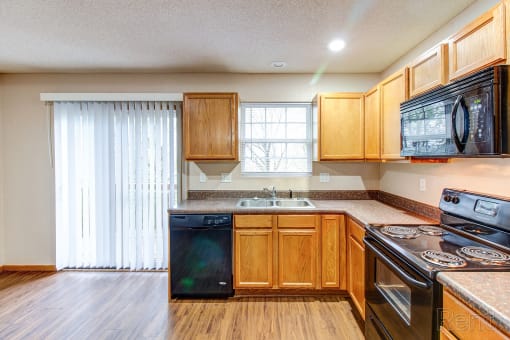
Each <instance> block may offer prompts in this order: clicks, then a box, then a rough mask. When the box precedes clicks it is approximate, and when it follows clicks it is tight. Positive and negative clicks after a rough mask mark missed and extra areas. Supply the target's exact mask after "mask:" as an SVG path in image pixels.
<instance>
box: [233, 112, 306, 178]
mask: <svg viewBox="0 0 510 340" xmlns="http://www.w3.org/2000/svg"><path fill="white" fill-rule="evenodd" d="M240 120H241V127H240V130H241V133H240V135H241V136H240V137H241V138H240V139H241V141H240V149H241V172H242V173H243V174H248V175H269V174H279V175H292V174H310V173H311V172H312V109H311V104H307V103H243V104H242V105H241V119H240Z"/></svg>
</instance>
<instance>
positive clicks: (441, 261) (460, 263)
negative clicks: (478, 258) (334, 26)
mask: <svg viewBox="0 0 510 340" xmlns="http://www.w3.org/2000/svg"><path fill="white" fill-rule="evenodd" d="M421 257H422V258H423V259H424V260H425V261H427V262H430V263H433V264H436V265H438V266H442V267H449V268H459V267H465V266H466V265H467V262H466V261H465V260H464V259H462V258H460V257H459V256H457V255H453V254H450V253H445V252H443V251H437V250H425V251H424V252H422V253H421Z"/></svg>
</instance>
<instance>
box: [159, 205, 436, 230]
mask: <svg viewBox="0 0 510 340" xmlns="http://www.w3.org/2000/svg"><path fill="white" fill-rule="evenodd" d="M237 201H238V199H207V200H187V201H183V202H181V203H180V204H178V205H176V206H174V207H172V208H170V209H169V210H168V213H170V214H193V213H221V212H224V213H234V214H289V213H291V214H292V213H295V214H344V213H345V214H349V215H351V216H352V217H353V218H355V219H356V220H358V221H359V222H361V223H362V224H365V225H366V224H422V223H433V222H434V221H433V220H430V219H427V218H426V217H422V216H418V215H416V214H413V213H410V212H408V211H405V210H401V209H397V208H394V207H391V206H389V205H386V204H384V203H381V202H379V201H375V200H311V202H312V203H313V204H314V205H315V208H307V209H299V208H297V209H296V208H295V209H290V208H285V209H284V208H238V207H236V204H237Z"/></svg>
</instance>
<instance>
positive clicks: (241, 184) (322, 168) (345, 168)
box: [188, 162, 379, 191]
mask: <svg viewBox="0 0 510 340" xmlns="http://www.w3.org/2000/svg"><path fill="white" fill-rule="evenodd" d="M188 165H189V189H190V190H262V188H263V187H269V186H275V187H276V189H277V190H278V191H280V190H281V191H286V190H289V189H292V190H299V191H303V190H305V191H306V190H377V189H378V188H379V165H378V164H377V163H335V162H333V163H324V162H322V163H319V162H314V163H313V173H312V176H300V177H262V178H261V177H249V176H242V175H241V173H240V172H241V166H240V165H239V164H232V163H188ZM201 172H202V173H204V174H205V175H206V176H207V182H205V183H203V182H200V173H201ZM222 173H230V174H231V175H232V182H231V183H222V182H221V181H220V179H221V174H222ZM320 173H328V174H329V176H330V181H329V182H327V183H321V182H320V180H319V176H320Z"/></svg>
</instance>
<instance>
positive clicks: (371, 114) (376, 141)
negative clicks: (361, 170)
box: [365, 86, 381, 159]
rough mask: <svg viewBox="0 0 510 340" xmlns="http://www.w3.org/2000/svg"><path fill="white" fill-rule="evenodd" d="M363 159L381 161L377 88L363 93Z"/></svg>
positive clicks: (379, 112)
mask: <svg viewBox="0 0 510 340" xmlns="http://www.w3.org/2000/svg"><path fill="white" fill-rule="evenodd" d="M365 158H366V159H381V107H380V102H379V86H376V87H374V88H373V89H371V90H370V91H368V92H367V93H365Z"/></svg>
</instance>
